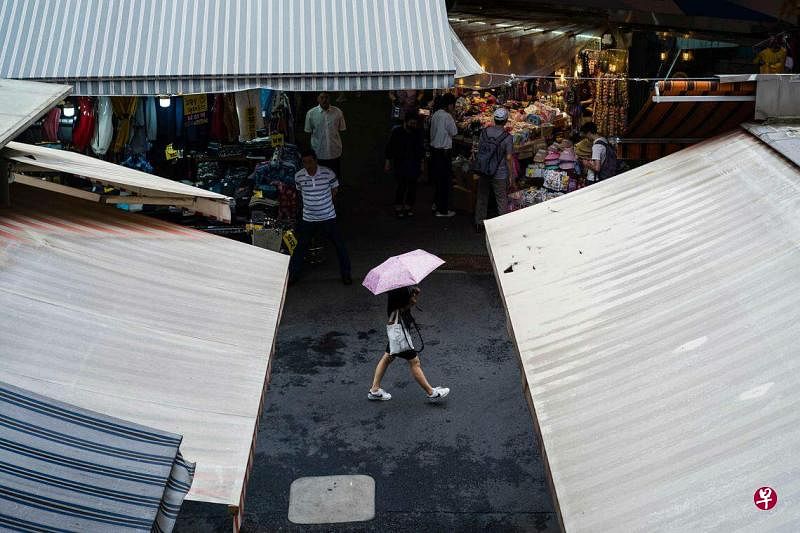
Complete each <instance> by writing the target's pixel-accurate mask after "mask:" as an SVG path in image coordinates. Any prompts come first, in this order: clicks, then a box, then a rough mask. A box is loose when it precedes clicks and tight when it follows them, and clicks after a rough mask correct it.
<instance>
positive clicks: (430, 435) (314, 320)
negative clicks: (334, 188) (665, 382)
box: [176, 93, 557, 533]
mask: <svg viewBox="0 0 800 533" xmlns="http://www.w3.org/2000/svg"><path fill="white" fill-rule="evenodd" d="M385 101H386V95H385V94H374V93H372V94H370V93H363V94H362V95H360V96H355V95H352V94H351V95H349V96H348V101H347V102H337V105H339V106H340V107H341V108H342V110H343V112H344V114H345V116H346V117H347V124H348V132H347V134H346V135H345V137H344V143H345V146H344V150H345V158H344V160H343V164H344V171H343V174H344V178H343V180H342V182H343V185H342V190H341V191H340V195H341V196H340V198H339V202H338V203H339V205H338V206H337V212H338V214H339V220H340V222H341V224H342V226H343V232H344V235H345V239H346V241H347V244H348V247H349V249H350V256H351V259H352V262H353V279H354V284H353V286H351V287H345V286H343V285H342V284H341V282H340V281H339V273H338V270H337V262H336V257H335V253H334V251H333V249H332V247H331V246H328V247H327V251H326V256H327V260H326V262H325V263H324V264H322V265H318V266H316V267H313V268H310V269H308V270H307V272H306V273H305V276H304V277H303V278H302V279H301V281H300V282H299V283H298V284H296V285H294V286H292V287H290V288H289V290H288V293H287V298H286V306H285V309H284V315H283V319H282V322H281V325H280V328H279V332H278V339H277V346H276V349H275V355H274V359H273V366H272V378H271V382H270V386H269V389H268V391H267V395H266V398H265V402H264V412H263V415H262V417H261V421H260V424H259V430H258V439H257V442H256V455H255V464H254V467H253V472H252V475H251V477H250V481H249V484H248V487H247V499H246V503H245V519H244V530H246V531H249V532H262V531H263V532H272V531H337V532H338V531H381V532H395V531H397V532H405V531H409V532H411V531H413V532H417V531H419V532H444V531H458V532H468V531H502V532H511V531H525V532H528V531H557V524H556V519H555V515H554V513H553V504H552V498H551V496H550V493H549V489H548V487H547V483H546V481H545V473H544V466H543V464H542V458H541V456H540V454H539V444H538V441H537V438H536V436H535V434H534V430H533V423H532V419H531V414H530V412H529V410H528V407H527V405H526V402H525V399H524V396H523V392H522V387H521V379H520V373H519V372H520V371H519V366H518V363H517V356H516V355H515V354H514V350H513V346H512V344H511V341H510V340H509V337H508V333H507V332H506V322H505V314H504V311H503V306H502V303H501V301H500V295H499V293H498V290H497V285H496V282H495V280H494V276H493V275H492V273H491V268H490V266H489V261H488V257H487V255H488V254H487V252H486V244H485V237H484V235H478V234H476V233H475V231H474V229H473V228H472V225H471V223H470V218H469V217H467V216H466V215H458V216H456V217H455V218H452V219H441V218H435V217H434V216H433V215H432V214H431V211H430V207H431V198H432V195H433V194H432V188H431V187H430V186H429V185H426V184H424V183H421V184H420V191H419V199H418V202H417V205H416V206H415V207H416V209H415V211H416V216H415V217H414V218H413V219H405V220H397V219H395V218H394V217H393V216H392V213H391V200H392V196H393V183H392V180H391V179H390V178H389V177H387V176H385V175H384V174H383V173H382V164H383V162H382V146H383V144H384V143H385V141H386V134H387V132H388V124H387V123H380V121H379V120H378V119H376V118H375V117H380V116H382V114H386V113H384V111H383V110H382V109H383V107H385V106H386V102H385ZM415 248H423V249H425V250H428V251H430V252H432V253H435V254H438V255H441V256H442V257H444V258H445V259H446V260H447V261H448V263H447V264H446V265H445V266H444V267H443V268H442V269H440V270H439V271H437V272H435V273H434V274H432V275H431V276H429V277H428V278H427V279H426V280H425V281H424V282H423V283H422V284H421V287H422V290H423V293H422V297H421V299H420V302H419V305H420V307H421V308H422V309H423V311H422V312H415V316H416V318H417V320H418V321H419V322H420V324H421V329H422V334H423V335H424V338H425V341H426V348H425V351H424V353H423V354H422V356H421V359H422V364H423V368H424V370H425V373H426V375H427V376H428V378H429V380H430V381H431V384H432V385H434V386H436V385H443V386H446V387H450V389H451V393H450V396H449V397H448V398H447V400H446V401H445V402H444V403H442V404H438V405H435V404H428V403H426V401H425V398H424V393H423V392H422V390H421V389H420V388H419V387H418V386H417V385H416V383H415V382H414V381H413V380H412V378H411V376H410V374H409V371H408V365H407V364H406V363H405V362H404V361H396V362H395V363H393V365H392V366H391V367H390V369H389V372H388V374H387V377H386V379H385V380H384V388H385V389H386V390H388V391H389V392H391V394H392V395H393V398H392V400H391V401H388V402H370V401H368V400H367V399H366V395H367V390H368V388H369V385H370V382H371V379H372V373H373V371H374V369H375V364H376V363H377V361H378V358H379V357H380V355H381V354H382V352H383V348H384V346H385V343H386V331H385V329H384V324H385V320H386V311H385V309H386V298H385V296H381V297H376V296H373V295H372V294H370V293H369V291H367V290H366V289H364V288H363V287H361V286H360V282H361V280H362V279H363V277H364V275H365V274H366V273H367V271H368V270H369V269H370V268H372V267H373V266H375V265H377V264H379V263H380V262H382V261H383V260H384V259H386V257H388V256H390V255H395V254H399V253H403V252H407V251H409V250H413V249H415ZM341 474H365V475H368V476H372V478H374V480H375V518H374V519H373V520H371V521H369V522H360V523H349V524H338V525H331V524H327V525H322V526H307V525H305V526H300V525H295V524H292V523H291V522H289V520H288V509H289V488H290V486H291V484H292V482H293V481H294V480H295V479H297V478H300V477H306V476H327V475H341ZM218 511H219V510H218V509H216V510H215V509H212V506H207V505H203V504H197V503H195V502H186V503H185V504H184V506H183V509H182V511H181V516H180V519H179V521H178V526H177V529H176V531H178V532H179V533H182V532H192V533H194V532H203V531H230V517H226V516H225V513H224V510H223V512H221V513H220V512H218Z"/></svg>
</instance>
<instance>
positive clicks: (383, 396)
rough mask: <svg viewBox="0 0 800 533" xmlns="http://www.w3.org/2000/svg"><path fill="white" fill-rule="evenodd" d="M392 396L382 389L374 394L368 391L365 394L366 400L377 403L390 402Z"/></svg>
mask: <svg viewBox="0 0 800 533" xmlns="http://www.w3.org/2000/svg"><path fill="white" fill-rule="evenodd" d="M391 399H392V395H391V394H389V393H388V392H386V391H385V390H383V389H378V390H376V391H375V392H372V391H369V392H368V393H367V400H378V401H384V402H385V401H387V400H391Z"/></svg>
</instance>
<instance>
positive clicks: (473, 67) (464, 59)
mask: <svg viewBox="0 0 800 533" xmlns="http://www.w3.org/2000/svg"><path fill="white" fill-rule="evenodd" d="M450 40H451V41H452V43H453V61H454V62H455V65H456V74H455V77H456V78H466V77H468V76H476V75H479V74H484V73H485V71H484V70H483V68H482V67H481V66H480V64H478V62H477V61H476V60H475V58H474V57H472V54H470V53H469V50H467V47H466V46H464V43H462V42H461V39H459V38H458V35H456V32H455V31H454V30H453V28H450Z"/></svg>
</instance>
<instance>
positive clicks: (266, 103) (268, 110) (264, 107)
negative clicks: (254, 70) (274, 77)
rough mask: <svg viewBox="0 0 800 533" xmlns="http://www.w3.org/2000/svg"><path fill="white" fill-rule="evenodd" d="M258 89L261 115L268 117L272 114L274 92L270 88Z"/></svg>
mask: <svg viewBox="0 0 800 533" xmlns="http://www.w3.org/2000/svg"><path fill="white" fill-rule="evenodd" d="M260 91H261V93H260V97H261V116H262V117H263V118H266V119H269V117H270V116H271V115H272V103H273V100H274V98H275V94H276V93H275V91H273V90H272V89H260Z"/></svg>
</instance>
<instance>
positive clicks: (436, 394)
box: [428, 387, 450, 402]
mask: <svg viewBox="0 0 800 533" xmlns="http://www.w3.org/2000/svg"><path fill="white" fill-rule="evenodd" d="M448 394H450V389H448V388H447V387H434V388H433V392H432V393H431V394H429V395H428V401H431V402H438V401H439V400H441V399H442V398H444V397H445V396H447V395H448Z"/></svg>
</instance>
